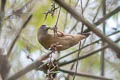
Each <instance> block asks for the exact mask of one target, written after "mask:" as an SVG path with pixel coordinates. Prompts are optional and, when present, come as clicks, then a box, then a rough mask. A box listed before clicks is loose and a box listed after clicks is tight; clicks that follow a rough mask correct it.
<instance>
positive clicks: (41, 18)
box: [32, 2, 56, 27]
mask: <svg viewBox="0 0 120 80" xmlns="http://www.w3.org/2000/svg"><path fill="white" fill-rule="evenodd" d="M49 9H50V2H49V4H48V5H41V6H37V8H36V9H35V11H34V13H33V20H32V24H33V25H34V26H35V27H39V26H40V25H42V24H47V25H49V26H51V25H53V24H55V21H56V16H54V17H52V16H50V15H48V17H47V19H46V20H45V14H44V13H45V12H47V11H48V10H49Z"/></svg>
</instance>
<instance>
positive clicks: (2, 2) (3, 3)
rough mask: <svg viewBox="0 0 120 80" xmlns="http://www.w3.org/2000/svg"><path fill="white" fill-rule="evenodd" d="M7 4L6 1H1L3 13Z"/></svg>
mask: <svg viewBox="0 0 120 80" xmlns="http://www.w3.org/2000/svg"><path fill="white" fill-rule="evenodd" d="M5 4H6V0H1V12H3V13H4V11H5Z"/></svg>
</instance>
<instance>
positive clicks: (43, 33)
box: [37, 25, 90, 51]
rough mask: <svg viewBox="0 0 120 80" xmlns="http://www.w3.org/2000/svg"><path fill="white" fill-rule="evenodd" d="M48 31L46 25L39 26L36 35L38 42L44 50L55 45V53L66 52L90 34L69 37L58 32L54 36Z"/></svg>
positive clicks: (69, 35)
mask: <svg viewBox="0 0 120 80" xmlns="http://www.w3.org/2000/svg"><path fill="white" fill-rule="evenodd" d="M49 29H51V28H50V27H47V26H46V25H41V27H40V28H39V30H38V34H37V37H38V41H39V42H40V44H41V45H42V46H43V47H44V48H45V49H49V48H51V47H54V46H55V45H56V46H55V48H56V49H55V50H57V51H62V50H66V49H68V48H70V47H72V46H74V45H76V44H77V43H78V42H79V41H80V40H82V39H85V38H86V37H88V36H89V35H90V33H83V34H76V35H71V34H64V33H62V32H58V33H57V35H54V33H48V30H49Z"/></svg>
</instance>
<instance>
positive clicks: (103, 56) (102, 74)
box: [100, 0, 106, 76]
mask: <svg viewBox="0 0 120 80" xmlns="http://www.w3.org/2000/svg"><path fill="white" fill-rule="evenodd" d="M102 2H103V4H102V5H103V7H102V10H103V16H105V15H106V0H102ZM105 31H106V23H105V22H103V33H104V34H105ZM104 45H105V43H104V41H103V42H102V45H101V46H104ZM100 59H101V60H100V62H101V76H104V73H105V50H102V51H101V56H100Z"/></svg>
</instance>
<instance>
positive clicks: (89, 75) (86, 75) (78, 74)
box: [58, 69, 112, 80]
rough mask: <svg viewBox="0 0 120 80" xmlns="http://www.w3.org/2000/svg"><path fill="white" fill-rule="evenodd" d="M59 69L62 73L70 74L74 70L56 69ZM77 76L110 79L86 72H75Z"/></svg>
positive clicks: (102, 79) (101, 79)
mask: <svg viewBox="0 0 120 80" xmlns="http://www.w3.org/2000/svg"><path fill="white" fill-rule="evenodd" d="M58 70H59V71H62V72H64V73H68V74H70V75H73V74H74V72H73V71H68V70H63V69H58ZM76 75H77V76H82V77H87V78H92V79H100V80H112V79H110V78H105V77H102V76H96V75H91V74H87V73H82V72H81V73H76Z"/></svg>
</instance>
